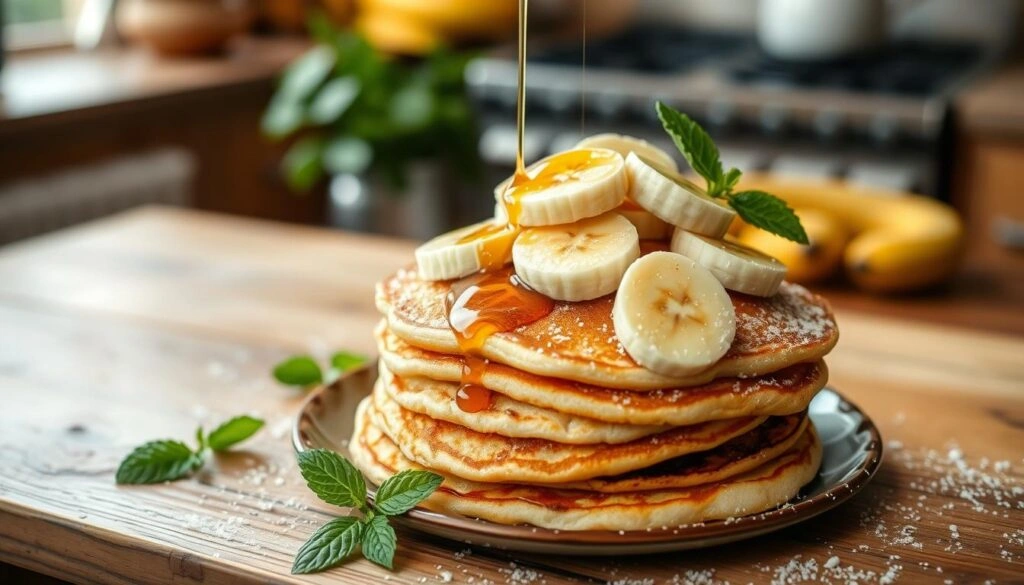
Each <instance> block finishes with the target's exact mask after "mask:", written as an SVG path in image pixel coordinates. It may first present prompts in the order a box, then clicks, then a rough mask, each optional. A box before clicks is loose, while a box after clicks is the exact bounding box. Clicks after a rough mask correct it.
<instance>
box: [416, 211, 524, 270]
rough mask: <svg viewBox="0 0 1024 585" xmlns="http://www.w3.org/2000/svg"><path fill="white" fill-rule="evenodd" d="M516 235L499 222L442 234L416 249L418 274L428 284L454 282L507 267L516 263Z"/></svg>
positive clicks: (491, 221) (482, 223)
mask: <svg viewBox="0 0 1024 585" xmlns="http://www.w3.org/2000/svg"><path fill="white" fill-rule="evenodd" d="M516 235H517V230H513V229H510V228H508V227H507V226H506V224H505V222H504V221H495V220H487V221H482V222H480V223H477V224H473V225H471V226H467V227H464V228H461V229H457V230H455V231H451V232H448V233H446V234H441V235H440V236H437V237H436V238H434V239H433V240H430V241H429V242H427V243H425V244H423V245H422V246H420V247H419V248H416V272H417V274H419V277H420V278H423V279H425V280H451V279H453V278H462V277H463V276H468V275H470V274H473V273H474V272H477V271H479V270H481V269H483V268H484V267H491V268H496V267H500V266H503V265H505V264H508V263H509V261H511V260H512V258H511V254H510V251H511V249H512V242H513V241H514V240H515V238H516Z"/></svg>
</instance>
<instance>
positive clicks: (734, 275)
mask: <svg viewBox="0 0 1024 585" xmlns="http://www.w3.org/2000/svg"><path fill="white" fill-rule="evenodd" d="M672 251H673V252H675V253H677V254H682V255H683V256H686V257H687V258H691V259H692V260H693V261H695V262H697V263H698V264H700V265H702V266H704V267H706V268H707V269H708V270H710V271H711V273H712V274H714V275H715V277H716V278H717V279H718V280H719V281H720V282H721V283H722V285H723V286H724V287H725V288H727V289H729V290H734V291H737V292H741V293H746V294H748V295H755V296H759V297H770V296H772V295H774V294H775V293H776V292H777V291H778V290H779V285H781V284H782V279H784V278H785V277H786V266H785V265H784V264H783V263H782V262H779V261H778V260H776V259H775V258H772V257H771V256H768V255H766V254H762V253H761V252H758V251H757V250H755V249H753V248H748V247H747V246H744V245H742V244H738V243H735V242H730V241H728V240H714V239H711V238H706V237H704V236H700V235H698V234H692V233H689V232H687V231H685V230H681V229H677V230H676V233H675V235H673V236H672Z"/></svg>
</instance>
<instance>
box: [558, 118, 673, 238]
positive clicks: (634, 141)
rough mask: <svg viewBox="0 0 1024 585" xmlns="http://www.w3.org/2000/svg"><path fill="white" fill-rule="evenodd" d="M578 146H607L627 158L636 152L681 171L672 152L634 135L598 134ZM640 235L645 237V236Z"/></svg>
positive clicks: (582, 141) (668, 167)
mask: <svg viewBox="0 0 1024 585" xmlns="http://www.w3.org/2000/svg"><path fill="white" fill-rule="evenodd" d="M576 148H607V149H608V150H614V151H615V152H617V153H619V154H621V155H622V158H626V157H627V156H629V153H631V152H635V153H636V154H637V155H638V156H640V157H642V158H645V159H647V160H649V161H651V162H653V163H654V164H656V165H658V166H661V167H664V168H666V169H671V170H672V171H673V172H679V165H678V164H676V159H674V158H672V155H671V154H669V153H667V152H665V151H664V150H662V149H660V148H658V147H657V146H654V145H653V144H651V143H650V142H647V141H646V140H643V139H640V138H634V137H633V136H623V135H622V134H613V133H607V134H596V135H594V136H591V137H589V138H584V139H583V140H580V141H579V143H577V144H576ZM640 237H641V238H643V236H640Z"/></svg>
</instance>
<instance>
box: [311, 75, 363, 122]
mask: <svg viewBox="0 0 1024 585" xmlns="http://www.w3.org/2000/svg"><path fill="white" fill-rule="evenodd" d="M361 88H362V87H361V84H360V83H359V80H358V79H356V78H355V77H352V76H345V77H337V78H335V79H332V80H330V81H328V82H327V83H326V84H324V86H323V87H322V88H320V91H319V92H318V93H317V94H316V97H314V98H313V102H312V103H311V104H309V120H310V121H311V122H313V123H315V124H331V123H333V122H335V121H337V120H338V118H340V117H341V116H342V114H344V113H345V111H346V110H348V108H349V106H351V105H352V102H354V101H355V100H356V98H357V97H358V96H359V90H360V89H361Z"/></svg>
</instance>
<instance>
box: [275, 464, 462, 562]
mask: <svg viewBox="0 0 1024 585" xmlns="http://www.w3.org/2000/svg"><path fill="white" fill-rule="evenodd" d="M299 470H300V471H302V477H304V478H306V483H307V485H308V486H309V488H310V489H311V490H313V492H314V493H315V494H316V495H317V496H318V497H319V498H320V499H321V500H323V501H325V502H327V503H328V504H335V505H338V506H347V507H351V508H356V509H358V510H359V512H360V513H362V518H355V517H343V518H335V519H334V520H331V521H330V522H328V523H327V524H325V525H324V526H322V527H321V528H320V529H319V530H317V531H316V532H314V533H313V536H311V537H310V538H309V540H308V541H306V543H305V544H303V545H302V548H300V549H299V552H298V553H296V555H295V564H294V565H293V566H292V572H293V573H314V572H317V571H323V570H324V569H329V568H331V567H333V566H335V565H336V564H338V563H340V562H341V561H343V560H344V559H345V558H347V557H348V556H349V555H350V554H352V552H353V550H355V545H356V542H359V543H361V547H362V551H363V556H364V557H366V559H367V560H369V561H371V562H374V563H377V564H378V565H381V566H382V567H387V568H388V569H391V568H393V567H394V561H395V550H396V549H397V547H398V537H397V536H396V535H395V531H394V529H393V528H392V527H391V524H390V523H389V521H388V518H390V517H392V516H397V515H399V514H404V513H405V512H408V511H409V510H411V509H412V508H413V507H414V506H415V505H416V504H418V503H420V502H422V501H423V500H424V499H426V498H427V496H429V495H430V494H432V493H434V490H436V489H437V488H438V487H439V486H440V485H441V482H442V481H443V478H442V477H441V476H440V475H438V474H436V473H433V472H430V471H422V470H406V471H403V472H400V473H398V474H396V475H394V476H392V477H389V478H388V479H386V480H384V482H383V483H382V484H381V485H380V488H379V489H378V490H377V497H376V501H375V502H374V504H373V505H371V504H370V503H369V502H367V500H366V482H365V480H364V479H363V476H362V474H360V473H359V470H357V469H356V468H355V466H354V465H352V463H350V462H349V461H348V460H347V459H345V458H344V457H342V456H341V455H339V454H337V453H335V452H333V451H328V450H326V449H314V450H312V451H305V452H302V453H299Z"/></svg>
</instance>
